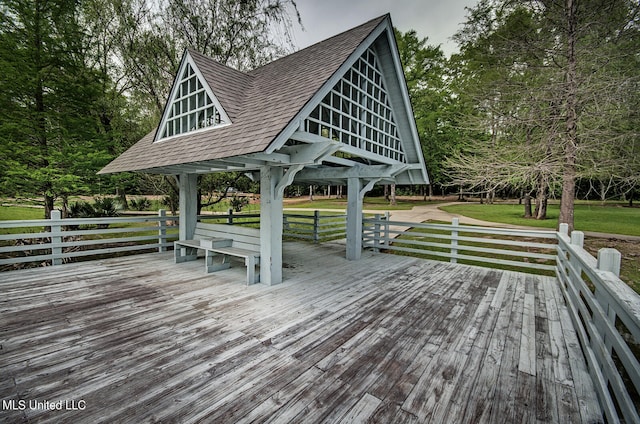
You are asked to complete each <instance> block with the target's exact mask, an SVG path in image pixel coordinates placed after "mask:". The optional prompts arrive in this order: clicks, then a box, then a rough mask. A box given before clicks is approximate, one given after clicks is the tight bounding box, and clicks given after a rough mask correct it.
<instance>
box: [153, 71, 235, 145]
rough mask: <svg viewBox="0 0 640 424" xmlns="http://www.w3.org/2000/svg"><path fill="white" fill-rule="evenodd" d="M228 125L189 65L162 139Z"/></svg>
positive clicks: (179, 86) (174, 99) (176, 95)
mask: <svg viewBox="0 0 640 424" xmlns="http://www.w3.org/2000/svg"><path fill="white" fill-rule="evenodd" d="M226 123H227V122H224V121H222V118H221V115H220V111H218V109H217V108H216V107H215V106H214V105H213V101H212V100H211V98H210V97H209V95H208V94H207V92H206V90H205V88H204V86H203V85H202V83H201V82H200V80H199V79H198V77H197V75H196V73H195V71H194V70H193V69H192V67H191V65H190V64H189V63H187V66H186V68H185V70H184V72H183V73H182V77H181V79H180V81H178V89H177V91H176V94H175V97H174V98H173V101H172V104H171V107H170V111H169V114H168V115H167V120H166V121H165V124H164V128H163V130H162V132H161V134H162V137H161V138H166V137H172V136H174V135H179V134H184V133H187V132H189V131H194V130H197V129H200V128H207V127H214V126H217V125H223V124H226Z"/></svg>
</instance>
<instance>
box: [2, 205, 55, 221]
mask: <svg viewBox="0 0 640 424" xmlns="http://www.w3.org/2000/svg"><path fill="white" fill-rule="evenodd" d="M26 219H44V209H41V208H28V207H24V206H0V221H13V220H26Z"/></svg>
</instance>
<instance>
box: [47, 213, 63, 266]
mask: <svg viewBox="0 0 640 424" xmlns="http://www.w3.org/2000/svg"><path fill="white" fill-rule="evenodd" d="M61 219H62V214H61V213H60V211H59V210H57V209H54V210H52V211H51V220H52V221H60V220H61ZM50 228H51V229H50V231H51V264H52V265H62V258H61V257H60V256H61V255H62V226H61V225H60V224H59V223H58V224H52V225H51V226H50Z"/></svg>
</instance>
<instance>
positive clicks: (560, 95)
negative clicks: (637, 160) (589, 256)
mask: <svg viewBox="0 0 640 424" xmlns="http://www.w3.org/2000/svg"><path fill="white" fill-rule="evenodd" d="M637 9H638V5H637V4H634V3H633V2H628V1H625V0H619V1H613V2H608V1H607V2H604V1H600V0H584V1H580V2H578V1H577V0H566V1H536V0H530V1H526V2H511V1H506V0H505V1H488V0H483V1H481V2H480V3H479V4H478V5H477V6H476V7H475V8H474V9H472V10H471V13H470V17H469V20H468V22H467V23H466V24H465V26H464V27H463V29H462V30H461V31H460V32H459V33H458V34H456V39H457V40H458V41H459V43H460V44H461V52H462V53H461V61H462V62H463V63H464V71H465V72H464V73H463V76H462V78H464V79H465V82H466V84H465V85H464V87H465V90H466V92H469V93H473V96H474V101H475V103H476V108H475V110H474V113H473V114H471V115H470V116H469V118H468V121H469V122H473V123H475V124H476V128H477V129H478V130H481V131H484V132H485V133H486V134H487V137H485V138H479V139H476V140H473V141H471V142H470V144H469V148H468V150H467V152H465V153H464V154H462V155H460V156H459V157H457V158H454V159H453V160H451V161H450V163H449V166H450V172H452V174H453V175H454V177H456V178H458V179H460V180H461V181H464V182H465V183H466V184H468V185H480V182H481V181H487V182H488V183H490V184H492V185H493V186H494V187H498V186H503V187H504V186H520V187H521V188H523V189H524V190H526V191H528V190H533V191H535V192H536V194H537V195H536V198H537V199H538V202H537V207H538V214H537V217H541V216H544V214H543V213H542V214H541V213H540V212H541V211H544V206H545V204H546V196H547V194H546V193H547V192H549V191H551V192H554V191H555V189H556V187H557V186H558V185H559V186H560V187H561V193H562V194H561V214H560V222H566V223H567V224H569V226H570V228H573V201H574V198H575V185H576V180H577V179H578V178H580V177H581V176H582V175H587V174H588V173H589V172H590V168H589V165H588V163H589V161H588V160H587V158H588V157H589V155H588V154H587V153H588V152H591V156H590V157H591V160H592V161H594V160H595V161H596V162H600V160H601V158H598V157H597V154H596V152H598V151H602V149H600V148H598V146H601V145H602V144H603V142H604V144H605V145H606V146H607V147H606V149H610V148H611V147H612V146H613V145H614V144H615V142H614V140H616V139H618V138H620V137H621V136H622V137H623V138H624V137H626V138H627V139H628V138H629V132H628V131H627V130H625V129H623V127H624V125H621V126H607V125H602V120H603V119H604V120H608V121H610V122H611V121H616V122H627V123H628V122H629V119H630V115H629V114H628V113H625V112H623V113H621V111H622V110H628V109H627V108H626V107H623V105H624V103H625V101H624V99H623V97H622V96H617V95H611V93H612V91H613V92H616V91H617V90H613V87H614V86H616V85H620V84H626V85H627V86H628V84H629V82H630V81H637V78H638V67H637V58H636V57H635V56H636V54H635V53H633V54H630V53H629V50H628V45H629V43H632V44H635V45H636V46H637V34H638V27H637V23H636V21H635V16H636V15H637V11H638V10H637ZM605 11H606V13H605ZM634 51H637V50H634ZM612 62H613V63H615V65H614V66H609V65H608V64H610V63H612ZM621 70H624V71H623V72H620V71H621ZM594 74H599V78H594ZM605 81H606V84H605V83H604V82H605ZM597 109H599V110H600V112H601V113H600V115H599V116H597V115H596V114H593V115H592V114H591V113H590V111H592V110H597ZM605 110H606V113H605V114H604V115H603V114H602V112H603V111H605ZM483 128H484V129H483ZM625 133H626V134H627V136H624V135H623V134H625ZM596 134H597V136H596ZM630 159H631V158H630V157H629V156H621V157H619V158H618V159H617V160H618V163H619V164H624V163H625V162H626V163H628V162H629V160H630ZM483 163H484V169H485V175H482V174H481V173H480V172H479V165H480V164H483ZM464 164H466V165H467V166H470V165H471V164H474V166H473V167H472V168H475V169H476V171H475V172H471V173H467V174H466V175H465V174H464V173H463V169H462V165H464ZM513 165H515V166H513ZM622 166H623V167H624V166H625V165H622Z"/></svg>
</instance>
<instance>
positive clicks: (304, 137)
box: [290, 131, 403, 165]
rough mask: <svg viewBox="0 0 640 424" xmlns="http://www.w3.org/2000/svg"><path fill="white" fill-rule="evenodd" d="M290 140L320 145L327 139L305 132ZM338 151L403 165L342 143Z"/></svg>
mask: <svg viewBox="0 0 640 424" xmlns="http://www.w3.org/2000/svg"><path fill="white" fill-rule="evenodd" d="M290 138H291V140H296V141H302V142H303V143H321V142H326V141H328V140H329V139H328V138H325V137H322V136H319V135H317V134H312V133H309V132H305V131H296V132H294V133H293V134H292V135H291V137H290ZM340 151H341V152H345V153H349V154H352V155H354V156H358V157H361V158H364V159H368V160H370V161H374V162H379V163H383V164H389V165H393V164H399V163H403V162H399V161H397V160H395V159H391V158H388V157H386V156H382V155H378V154H376V153H372V152H369V151H367V150H364V149H359V148H357V147H353V146H349V145H348V144H344V143H340Z"/></svg>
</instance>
